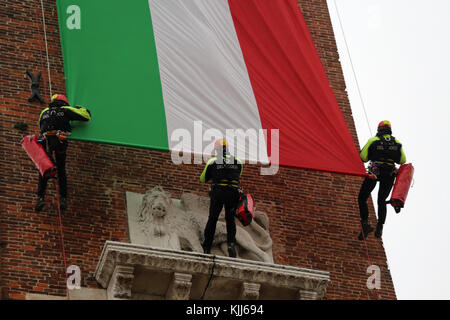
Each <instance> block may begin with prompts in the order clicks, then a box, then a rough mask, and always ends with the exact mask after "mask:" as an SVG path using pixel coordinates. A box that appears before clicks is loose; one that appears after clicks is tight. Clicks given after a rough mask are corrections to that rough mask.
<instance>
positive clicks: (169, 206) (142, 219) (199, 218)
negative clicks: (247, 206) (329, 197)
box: [127, 187, 273, 263]
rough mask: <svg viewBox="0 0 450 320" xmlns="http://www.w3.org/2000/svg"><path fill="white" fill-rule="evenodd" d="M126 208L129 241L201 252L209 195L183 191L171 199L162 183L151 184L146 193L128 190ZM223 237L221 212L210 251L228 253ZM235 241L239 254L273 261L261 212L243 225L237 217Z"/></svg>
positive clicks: (266, 223)
mask: <svg viewBox="0 0 450 320" xmlns="http://www.w3.org/2000/svg"><path fill="white" fill-rule="evenodd" d="M127 211H128V222H129V230H130V238H131V242H132V243H136V244H144V245H149V246H152V247H160V248H168V249H177V250H185V251H195V252H203V249H202V246H201V243H202V242H203V239H204V235H203V231H204V228H205V225H206V222H207V220H208V212H209V198H206V197H201V196H198V195H195V194H191V193H184V194H183V195H182V196H181V198H180V199H172V198H171V197H170V194H169V193H168V192H166V191H164V190H163V189H162V188H161V187H154V188H153V189H151V190H149V191H148V192H147V193H146V194H145V195H141V194H137V193H131V192H127ZM226 238H227V237H226V224H225V221H224V214H223V212H222V214H221V217H220V218H219V221H218V223H217V227H216V234H215V237H214V242H213V247H212V249H211V253H213V254H216V255H222V256H227V255H228V254H227V252H228V250H227V240H226ZM236 242H237V246H236V247H237V256H238V258H242V259H248V260H256V261H263V262H270V263H273V257H272V239H271V238H270V235H269V219H268V217H267V215H266V214H265V213H264V212H261V211H258V210H256V211H255V217H254V220H253V222H252V223H251V224H250V225H248V226H246V227H243V226H242V225H241V223H240V222H239V220H237V219H236Z"/></svg>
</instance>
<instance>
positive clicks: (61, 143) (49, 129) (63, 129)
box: [35, 94, 91, 211]
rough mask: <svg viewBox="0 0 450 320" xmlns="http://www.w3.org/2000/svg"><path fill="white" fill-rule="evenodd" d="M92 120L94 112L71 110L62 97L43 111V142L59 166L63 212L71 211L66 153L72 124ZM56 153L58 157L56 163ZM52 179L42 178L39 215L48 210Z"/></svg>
mask: <svg viewBox="0 0 450 320" xmlns="http://www.w3.org/2000/svg"><path fill="white" fill-rule="evenodd" d="M90 119H91V112H90V111H89V110H88V109H86V108H83V107H81V106H75V107H71V106H69V101H68V100H67V98H66V96H64V95H62V94H55V95H53V96H52V98H51V101H50V103H49V105H48V107H47V108H45V109H44V110H42V112H41V114H40V116H39V127H40V136H39V142H40V143H41V144H42V145H43V147H44V149H45V150H46V151H47V154H48V156H49V158H50V159H51V160H52V162H53V163H54V164H55V165H56V169H57V172H58V185H59V195H60V200H59V204H60V209H61V210H65V209H66V208H67V201H66V198H67V179H66V150H67V146H68V142H67V136H68V135H70V133H71V131H72V127H71V125H70V121H72V120H79V121H89V120H90ZM53 153H55V160H53ZM48 179H49V178H45V177H43V176H42V175H41V174H39V182H38V191H37V194H38V200H37V202H36V205H35V210H36V211H41V210H42V209H43V208H44V205H45V200H44V196H45V189H46V188H47V182H48Z"/></svg>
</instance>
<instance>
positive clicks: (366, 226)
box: [358, 220, 373, 240]
mask: <svg viewBox="0 0 450 320" xmlns="http://www.w3.org/2000/svg"><path fill="white" fill-rule="evenodd" d="M361 225H362V231H361V232H360V233H359V236H358V239H359V240H364V239H365V238H367V236H368V235H369V233H371V232H372V231H373V227H372V225H371V224H370V222H369V220H363V221H361ZM363 232H364V236H363Z"/></svg>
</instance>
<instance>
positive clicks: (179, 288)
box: [166, 272, 192, 300]
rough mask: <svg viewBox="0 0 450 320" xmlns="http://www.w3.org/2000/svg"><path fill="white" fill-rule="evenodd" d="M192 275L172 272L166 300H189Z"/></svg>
mask: <svg viewBox="0 0 450 320" xmlns="http://www.w3.org/2000/svg"><path fill="white" fill-rule="evenodd" d="M191 280H192V275H191V274H187V273H178V272H175V273H174V274H173V278H172V281H171V282H170V284H169V289H168V290H167V293H166V299H168V300H189V296H190V294H191V286H192V282H191Z"/></svg>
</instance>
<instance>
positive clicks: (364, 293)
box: [0, 0, 396, 299]
mask: <svg viewBox="0 0 450 320" xmlns="http://www.w3.org/2000/svg"><path fill="white" fill-rule="evenodd" d="M44 3H45V13H46V23H47V29H46V30H47V37H48V41H49V57H50V66H51V78H52V88H53V91H54V92H65V89H64V88H65V86H64V70H63V63H62V57H61V48H60V41H59V31H58V22H57V14H56V5H55V1H51V0H45V1H44ZM299 5H300V7H301V9H302V11H303V14H304V16H305V19H306V21H307V24H308V27H309V28H310V31H311V34H312V36H313V39H314V42H315V44H316V48H317V50H318V52H319V55H320V57H321V60H322V63H323V65H324V67H325V69H326V71H327V74H328V77H329V79H330V82H331V85H332V88H333V90H334V93H335V95H336V97H337V99H338V102H339V105H340V107H341V109H342V112H343V114H344V116H345V119H346V121H347V125H348V127H349V128H350V131H351V133H352V135H353V138H354V141H355V143H356V144H358V141H357V136H356V130H355V125H354V122H353V118H352V113H351V108H350V104H349V101H348V97H347V93H346V90H345V82H344V78H343V74H342V70H341V65H340V63H339V56H338V53H337V48H336V43H335V39H334V35H333V30H332V26H331V22H330V18H329V14H328V8H327V4H326V0H299ZM41 18H42V17H41V13H40V3H39V1H37V0H33V1H24V0H21V1H18V0H3V1H2V2H1V3H0V39H1V43H0V54H1V60H0V110H1V112H0V146H1V153H0V161H1V172H0V173H1V174H0V210H1V211H0V242H3V243H4V244H5V248H4V249H3V250H2V252H1V265H0V276H1V284H0V285H1V287H2V290H1V293H2V297H3V298H4V299H23V298H24V296H25V294H26V293H27V292H33V293H47V294H52V295H65V280H64V263H63V259H62V254H61V245H60V234H59V229H58V214H57V207H56V200H54V199H56V197H55V192H54V183H53V182H50V183H49V188H48V192H47V206H46V209H44V211H43V212H41V213H36V212H34V209H33V206H34V202H35V200H36V196H35V191H36V183H37V171H36V169H35V168H34V167H33V165H32V163H31V161H30V160H29V159H28V158H27V155H26V154H25V152H24V151H23V150H22V148H21V146H20V141H21V138H22V137H23V136H24V135H25V134H31V133H35V132H36V131H37V130H38V127H37V125H36V122H37V119H38V115H39V112H40V111H41V110H42V109H43V108H44V105H39V103H36V102H34V103H29V102H28V101H27V98H28V97H29V95H30V89H29V88H30V82H29V79H28V78H27V77H26V75H25V70H26V69H27V68H29V69H31V70H32V71H33V72H34V73H36V72H37V71H41V72H42V73H43V75H42V81H41V84H44V83H46V82H47V80H48V77H47V71H46V60H45V47H44V42H43V29H42V24H41ZM41 57H42V58H41ZM47 86H48V85H45V86H44V85H42V87H43V94H42V95H43V97H45V98H46V100H48V96H49V93H48V88H47V92H45V90H44V89H45V87H47ZM18 121H24V122H26V123H28V125H29V129H28V130H27V131H26V132H20V131H19V130H17V129H14V128H13V126H14V123H16V122H18ZM202 169H203V166H200V165H181V166H175V165H173V164H172V163H171V160H170V155H169V153H166V152H160V151H155V150H146V149H138V148H131V147H124V146H115V145H106V144H98V143H91V142H80V141H71V142H70V146H69V153H68V159H67V174H68V182H69V194H68V206H69V210H68V211H66V212H65V213H64V215H63V223H64V237H65V246H66V252H67V260H68V264H69V265H70V264H76V265H78V266H80V268H81V270H82V285H83V286H90V287H97V284H96V282H95V281H93V279H92V275H93V272H94V270H95V267H96V265H97V262H98V258H99V256H100V253H101V250H102V247H103V244H104V242H105V241H106V240H116V241H124V242H128V241H129V235H128V226H127V217H126V204H125V192H126V191H133V192H142V190H143V189H148V188H150V187H153V186H155V185H162V186H163V187H164V188H165V189H166V190H167V191H169V192H171V193H172V195H173V196H174V197H179V196H180V195H181V193H182V192H183V191H191V192H195V193H197V194H199V195H206V193H207V188H208V187H207V186H206V185H201V184H200V183H198V176H199V175H200V173H201V171H202ZM242 180H243V187H244V188H245V190H247V191H249V192H251V193H253V194H254V195H255V196H256V201H257V205H258V207H259V209H261V210H263V211H265V212H267V213H268V215H269V218H270V223H271V225H270V232H271V236H272V239H273V241H274V244H273V254H274V259H275V263H278V264H284V265H293V266H300V267H307V268H313V269H319V270H327V271H330V272H331V284H330V286H329V287H328V291H327V294H326V298H328V299H374V298H376V295H375V293H374V292H372V291H370V290H368V289H367V287H366V280H367V277H368V274H366V269H367V267H368V265H369V263H368V260H367V257H366V249H365V247H364V243H363V242H360V241H358V240H357V239H356V238H357V234H358V232H359V227H360V224H359V216H358V208H357V194H358V191H359V187H360V184H361V180H362V178H360V177H352V176H345V175H339V174H331V173H324V172H315V171H308V170H302V169H296V168H280V171H279V173H278V174H277V175H275V176H260V175H259V168H258V166H249V165H247V166H246V167H245V170H244V176H243V179H242ZM370 214H371V219H373V220H372V223H373V224H375V223H376V221H375V218H374V217H375V215H374V211H373V205H370ZM368 248H369V252H370V256H371V259H372V263H373V264H377V265H379V266H380V267H381V270H382V290H381V292H380V296H381V298H383V299H395V298H396V296H395V292H394V287H393V283H392V280H391V276H390V272H389V270H388V267H387V264H386V255H385V252H384V248H383V245H382V241H380V240H378V239H375V238H373V237H370V239H369V240H368Z"/></svg>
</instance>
